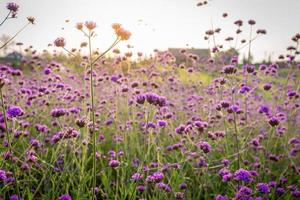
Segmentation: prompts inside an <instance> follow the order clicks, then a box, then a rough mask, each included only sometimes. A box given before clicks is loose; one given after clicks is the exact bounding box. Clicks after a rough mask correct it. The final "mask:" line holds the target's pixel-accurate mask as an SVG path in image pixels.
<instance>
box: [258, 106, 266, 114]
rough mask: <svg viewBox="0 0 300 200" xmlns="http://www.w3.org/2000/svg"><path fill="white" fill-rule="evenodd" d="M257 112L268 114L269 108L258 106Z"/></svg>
mask: <svg viewBox="0 0 300 200" xmlns="http://www.w3.org/2000/svg"><path fill="white" fill-rule="evenodd" d="M258 112H259V113H265V114H268V113H269V108H268V107H267V106H260V107H259V109H258Z"/></svg>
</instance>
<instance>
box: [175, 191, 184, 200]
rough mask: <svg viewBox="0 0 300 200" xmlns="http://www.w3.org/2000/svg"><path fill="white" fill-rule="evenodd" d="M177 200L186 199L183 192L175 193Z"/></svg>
mask: <svg viewBox="0 0 300 200" xmlns="http://www.w3.org/2000/svg"><path fill="white" fill-rule="evenodd" d="M175 198H176V199H177V200H183V199H184V193H183V192H176V193H175Z"/></svg>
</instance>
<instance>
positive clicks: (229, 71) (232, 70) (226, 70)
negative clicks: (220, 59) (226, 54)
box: [222, 65, 237, 74]
mask: <svg viewBox="0 0 300 200" xmlns="http://www.w3.org/2000/svg"><path fill="white" fill-rule="evenodd" d="M222 70H223V72H224V73H225V74H234V73H236V71H237V69H236V67H235V66H234V65H226V66H224V67H223V68H222Z"/></svg>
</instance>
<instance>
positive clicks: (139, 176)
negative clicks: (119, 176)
mask: <svg viewBox="0 0 300 200" xmlns="http://www.w3.org/2000/svg"><path fill="white" fill-rule="evenodd" d="M142 178H143V174H140V173H134V174H133V175H132V176H131V180H133V181H139V180H141V179H142Z"/></svg>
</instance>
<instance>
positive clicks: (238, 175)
mask: <svg viewBox="0 0 300 200" xmlns="http://www.w3.org/2000/svg"><path fill="white" fill-rule="evenodd" d="M234 179H235V180H237V181H244V182H246V183H247V182H251V181H252V175H251V173H250V172H249V171H248V170H245V169H242V168H241V169H239V170H237V171H236V172H235V173H234Z"/></svg>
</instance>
